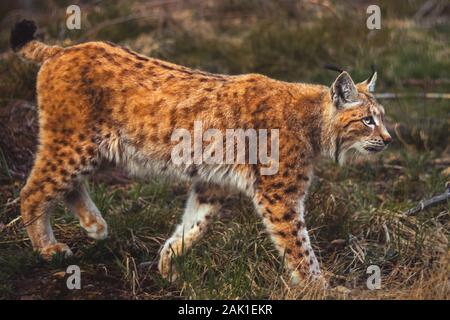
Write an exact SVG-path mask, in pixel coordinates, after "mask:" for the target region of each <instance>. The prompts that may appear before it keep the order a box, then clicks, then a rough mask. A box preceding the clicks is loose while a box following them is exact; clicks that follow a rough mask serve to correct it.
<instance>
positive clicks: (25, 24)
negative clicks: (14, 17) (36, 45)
mask: <svg viewBox="0 0 450 320" xmlns="http://www.w3.org/2000/svg"><path fill="white" fill-rule="evenodd" d="M36 29H37V27H36V24H35V23H34V21H30V20H22V21H20V22H17V23H16V24H15V26H14V27H13V28H12V29H11V38H10V40H9V41H10V44H11V48H12V49H13V50H14V51H17V50H19V49H20V48H21V47H23V46H24V45H26V44H27V43H28V42H30V41H31V40H33V39H34V33H35V32H36Z"/></svg>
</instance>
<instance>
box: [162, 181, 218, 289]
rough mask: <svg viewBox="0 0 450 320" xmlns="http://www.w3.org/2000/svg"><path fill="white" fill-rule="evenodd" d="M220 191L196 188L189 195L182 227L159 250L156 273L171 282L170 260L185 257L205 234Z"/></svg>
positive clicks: (215, 187) (173, 277)
mask: <svg viewBox="0 0 450 320" xmlns="http://www.w3.org/2000/svg"><path fill="white" fill-rule="evenodd" d="M222 198H223V191H222V190H221V189H220V188H219V187H218V186H215V185H208V184H195V185H194V186H193V188H192V190H191V191H190V193H189V197H188V200H187V203H186V208H185V210H184V213H183V218H182V221H181V223H180V224H179V225H178V226H177V227H176V229H175V231H174V233H173V234H172V236H171V237H170V238H169V239H168V240H167V241H166V243H165V244H164V246H163V248H162V249H161V253H160V258H159V263H158V269H159V271H160V273H161V275H162V276H163V277H165V278H169V277H170V279H169V280H171V281H173V280H175V278H176V274H175V272H174V271H175V270H173V264H172V262H173V261H172V259H173V258H174V256H180V255H183V254H184V253H186V251H187V250H189V249H190V248H191V247H192V245H193V244H194V243H195V242H197V241H198V240H199V239H200V238H201V237H202V236H203V235H204V234H205V232H206V230H207V229H208V227H209V225H210V224H211V221H212V218H213V215H214V214H216V213H217V212H218V210H219V209H220V200H221V199H222Z"/></svg>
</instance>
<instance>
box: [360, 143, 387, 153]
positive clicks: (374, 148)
mask: <svg viewBox="0 0 450 320" xmlns="http://www.w3.org/2000/svg"><path fill="white" fill-rule="evenodd" d="M385 148H386V146H385V145H368V146H364V147H363V149H364V150H365V151H367V152H368V153H377V152H381V151H383V150H384V149H385Z"/></svg>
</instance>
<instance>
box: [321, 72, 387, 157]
mask: <svg viewBox="0 0 450 320" xmlns="http://www.w3.org/2000/svg"><path fill="white" fill-rule="evenodd" d="M376 80H377V73H376V72H373V74H372V75H371V76H370V77H369V79H367V80H366V81H363V82H361V83H358V84H355V83H354V82H353V80H352V78H351V77H350V75H349V74H348V73H347V72H345V71H343V72H342V73H341V74H340V75H339V76H338V77H337V78H336V80H335V81H334V83H333V85H332V86H331V89H330V98H331V106H330V108H331V112H330V128H329V130H330V131H329V134H330V138H331V139H332V141H330V146H331V147H330V150H329V152H330V154H331V156H332V157H333V159H334V160H335V161H336V162H340V163H342V162H343V161H344V160H345V154H346V153H347V152H348V151H349V150H356V151H357V152H360V153H362V154H371V153H376V152H380V151H383V150H384V149H385V148H386V147H387V145H388V144H389V143H390V142H391V141H392V138H391V136H390V135H389V133H388V131H387V130H386V127H385V124H384V108H383V106H381V105H380V104H379V103H378V102H377V101H376V100H375V97H374V96H373V94H372V93H373V91H374V89H375V82H376Z"/></svg>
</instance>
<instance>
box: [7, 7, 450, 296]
mask: <svg viewBox="0 0 450 320" xmlns="http://www.w3.org/2000/svg"><path fill="white" fill-rule="evenodd" d="M42 3H43V4H42V7H40V6H37V7H36V8H35V11H34V14H33V17H34V18H36V19H37V20H38V22H39V23H40V25H41V26H42V29H43V30H44V31H45V33H46V34H47V35H48V37H49V39H48V40H49V41H50V42H53V43H58V42H59V43H61V42H64V43H76V42H77V41H80V40H81V39H83V38H84V37H87V35H89V39H101V40H111V41H116V42H119V43H122V44H126V45H129V46H131V47H132V48H133V49H136V50H137V51H139V52H142V53H144V54H149V55H152V56H156V57H160V58H163V59H166V60H170V61H172V62H176V63H180V64H184V65H188V66H191V67H197V68H201V69H204V70H207V71H212V72H224V73H231V74H234V73H244V72H260V73H263V74H266V75H268V76H271V77H275V78H278V79H283V80H288V81H300V80H301V81H307V82H319V83H324V84H329V83H331V82H332V81H333V79H334V78H335V76H336V75H335V74H333V73H331V72H328V71H324V70H323V69H322V68H321V65H322V64H323V63H326V62H334V63H337V64H339V65H341V66H344V67H346V68H348V69H349V70H350V72H351V73H352V75H353V76H354V78H355V79H357V80H363V79H364V78H366V77H367V76H368V74H369V66H370V65H371V64H372V63H375V64H377V65H378V66H379V71H380V72H379V73H380V75H379V79H380V80H379V83H380V85H379V86H378V88H379V90H380V91H382V92H386V91H389V92H392V91H393V92H396V91H399V92H400V91H401V92H403V91H415V92H416V91H422V90H427V91H430V90H432V91H436V92H445V89H446V88H445V82H444V83H443V84H437V85H436V84H435V85H433V86H432V87H411V86H408V85H407V84H405V80H408V79H419V80H424V81H430V80H436V79H444V80H445V79H446V77H447V76H448V75H447V74H446V70H449V68H450V59H449V51H448V32H449V26H448V24H431V25H428V26H423V25H421V23H416V22H413V21H412V19H411V17H412V15H413V14H414V13H415V12H416V11H417V9H418V6H420V2H401V3H402V4H400V2H398V3H397V2H392V1H382V2H381V3H380V4H381V6H382V10H383V12H385V13H386V16H385V17H384V18H383V21H384V22H383V28H382V30H380V31H378V32H368V31H367V30H366V29H365V28H361V27H360V26H361V25H365V13H364V12H365V11H364V10H363V9H365V8H363V7H362V6H358V4H357V3H356V2H355V3H353V2H351V3H350V5H352V8H353V9H352V10H348V8H349V7H348V5H349V4H348V3H347V4H345V3H344V4H342V3H341V2H339V3H337V2H336V3H335V2H332V7H333V8H334V9H335V13H332V12H329V11H327V10H325V9H323V8H322V9H317V8H316V7H314V6H313V7H307V8H298V7H295V6H294V7H291V6H292V3H290V2H284V1H280V2H273V1H268V2H265V3H264V5H260V4H259V2H255V1H226V0H224V1H217V4H216V5H214V6H209V7H208V6H202V5H200V4H198V6H196V7H189V6H188V7H185V6H180V7H179V8H176V9H174V10H172V11H171V14H169V15H164V14H162V13H161V12H160V11H156V12H157V13H158V14H152V15H149V18H144V19H135V20H130V21H128V22H123V23H116V24H111V25H108V26H107V27H105V28H99V29H95V28H96V26H98V25H100V24H101V23H103V22H105V21H111V19H115V18H117V17H121V16H128V15H132V14H133V13H136V12H142V11H143V10H145V9H146V8H145V7H143V5H142V3H141V2H139V1H131V2H130V1H127V2H125V1H117V2H116V4H114V5H110V6H108V8H105V7H99V6H96V5H91V6H89V5H87V6H86V7H84V9H83V12H84V20H83V23H84V24H85V25H86V26H88V27H86V29H83V30H81V31H77V32H69V31H67V30H66V29H65V28H64V27H63V24H61V23H59V22H48V21H49V20H50V19H48V18H47V17H48V14H47V13H46V12H47V11H48V6H49V4H48V3H46V2H45V1H43V2H42ZM406 3H407V4H406ZM58 10H60V11H61V10H63V7H60V8H59V9H58ZM155 10H158V9H155ZM323 10H325V11H323ZM361 10H362V11H361ZM152 12H153V11H152ZM361 12H362V14H361ZM92 30H94V31H95V30H97V31H95V32H93V31H92ZM6 39H7V32H0V50H1V49H2V48H3V49H4V51H5V53H4V54H3V55H2V56H1V58H0V71H1V72H0V112H1V111H2V110H6V109H7V108H11V104H10V101H17V100H26V101H31V102H33V101H34V99H35V94H34V90H35V89H34V88H35V77H36V72H37V70H38V69H37V68H36V66H33V65H30V64H26V63H23V62H22V61H20V60H19V59H18V58H16V57H14V56H12V55H11V54H10V53H7V52H6V46H7V43H6ZM446 39H447V40H446ZM393 43H395V46H394V45H392V44H393ZM447 80H448V79H447ZM382 102H383V104H384V106H385V108H386V112H387V117H388V119H387V120H388V123H389V124H391V126H392V127H394V124H398V126H397V127H396V130H395V132H393V133H395V135H396V140H395V143H394V144H393V146H392V147H391V148H390V149H388V150H387V151H386V152H385V153H383V154H381V155H380V156H377V157H374V158H372V159H368V160H366V161H362V159H353V160H352V161H351V163H349V164H348V165H346V166H344V167H337V166H336V165H335V164H333V163H331V162H329V161H327V160H321V161H320V162H319V164H318V166H317V168H316V177H315V180H314V182H313V185H312V187H311V190H310V194H309V199H308V201H307V211H308V214H307V217H306V219H307V224H308V225H309V228H310V230H311V237H312V239H313V246H314V249H315V251H316V253H317V254H318V257H319V260H320V262H321V266H322V268H323V270H324V271H325V274H326V275H327V277H328V278H329V279H330V283H331V286H332V288H333V289H331V290H327V291H324V290H321V289H318V288H316V287H314V286H311V285H305V286H300V287H297V288H291V287H289V286H288V285H287V283H288V275H287V274H286V270H285V268H284V264H283V261H282V259H280V258H279V257H278V255H277V252H276V250H275V248H274V247H273V245H272V244H271V242H270V240H269V239H268V237H267V235H266V234H265V231H264V228H263V225H262V223H261V222H260V221H259V219H258V218H257V217H256V215H255V213H254V210H253V208H252V206H251V203H250V201H249V200H248V199H246V198H245V197H243V196H241V195H235V196H232V197H230V198H229V199H228V200H227V201H226V203H225V204H224V207H223V209H222V210H221V212H220V214H219V217H218V218H217V219H216V221H215V222H214V224H213V226H212V228H211V230H210V231H209V232H208V233H207V234H206V236H205V237H204V238H203V239H202V240H201V241H200V242H199V243H198V244H197V245H195V246H194V248H193V249H192V250H191V251H189V252H188V253H187V254H186V255H185V256H183V257H179V258H177V260H176V264H175V267H176V270H177V273H178V274H179V278H178V279H177V281H176V282H174V283H168V282H167V281H166V280H164V279H162V278H161V277H160V275H159V274H158V273H157V272H156V271H154V270H152V269H151V268H150V267H148V268H147V267H144V268H143V267H141V266H140V264H141V263H142V262H146V261H156V260H157V258H158V250H159V249H160V247H161V246H162V244H163V243H164V241H165V240H166V239H167V238H168V237H169V235H170V233H171V231H172V230H173V228H174V226H175V224H176V223H177V222H178V221H179V219H180V216H181V214H182V211H183V206H184V202H185V200H186V192H187V190H188V186H187V185H185V184H179V183H177V182H170V181H164V180H160V179H159V178H154V179H152V180H150V181H148V182H132V183H126V184H123V183H121V184H108V183H106V182H101V181H97V182H93V183H91V184H90V185H89V188H90V191H91V195H92V198H93V200H94V202H95V203H96V204H97V206H98V207H99V209H100V211H101V212H102V213H103V216H104V217H105V219H106V221H107V222H108V225H109V228H110V236H109V238H108V239H107V240H104V241H100V242H96V241H94V240H91V239H89V238H88V237H87V236H86V235H85V234H84V232H83V231H82V230H81V228H80V227H79V225H78V222H77V220H76V219H75V218H74V217H73V216H71V215H70V214H69V213H68V212H67V210H66V209H65V208H63V207H58V208H57V209H56V212H55V215H54V221H53V224H54V229H55V234H56V237H57V238H58V239H59V240H61V241H63V242H66V243H68V244H69V245H70V247H71V248H72V249H73V251H74V254H75V255H74V257H73V258H71V259H69V260H64V259H62V258H61V257H57V258H55V259H54V260H53V261H52V262H50V263H47V262H44V261H42V260H41V259H40V258H39V257H38V256H37V255H36V254H35V253H33V252H32V250H31V247H30V243H29V240H28V239H27V235H26V232H25V230H24V229H23V228H22V226H21V222H20V219H16V218H17V217H18V216H19V214H20V212H19V209H18V206H17V204H18V203H17V201H16V202H14V199H17V198H18V194H19V191H20V188H21V186H22V185H23V181H20V180H17V179H15V178H14V177H12V176H11V174H10V167H11V163H8V161H9V159H10V158H9V157H7V156H5V155H6V154H7V153H8V152H9V150H7V149H6V148H4V147H2V146H3V144H2V142H1V141H0V174H1V176H0V191H1V192H0V252H1V255H0V298H9V299H27V298H34V299H39V298H53V299H55V298H56V299H82V298H83V299H84V298H91V299H104V298H120V299H179V298H189V299H258V298H263V299H449V298H450V290H449V289H450V287H449V282H448V274H449V272H448V271H449V270H448V268H449V263H448V259H449V257H450V256H449V246H448V240H449V214H448V213H449V205H448V203H447V204H442V205H439V206H437V207H434V208H431V209H429V210H427V211H425V212H422V213H420V214H419V215H417V216H416V217H405V216H404V215H403V212H404V211H405V210H407V209H409V208H410V207H412V206H414V205H415V204H416V203H417V202H418V201H420V200H421V199H423V198H427V197H431V196H433V195H435V194H437V193H441V192H443V190H444V186H445V183H446V181H448V176H446V175H445V174H444V173H443V169H445V168H446V166H448V157H449V155H448V152H449V135H448V132H449V125H450V123H449V120H448V119H449V114H450V109H449V105H448V102H447V101H446V100H421V99H402V100H386V101H382ZM0 115H1V113H0ZM0 126H1V125H0ZM392 130H393V129H391V131H392ZM70 264H77V265H79V266H80V268H81V270H82V290H79V291H69V290H67V289H66V287H65V279H66V278H67V276H66V275H65V274H64V271H65V270H66V268H67V266H68V265H70ZM374 264H375V265H378V266H379V267H380V269H381V272H382V288H381V290H374V291H371V290H368V289H367V287H366V280H367V277H368V275H367V274H366V270H367V267H368V266H370V265H374ZM344 288H347V289H344Z"/></svg>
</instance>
